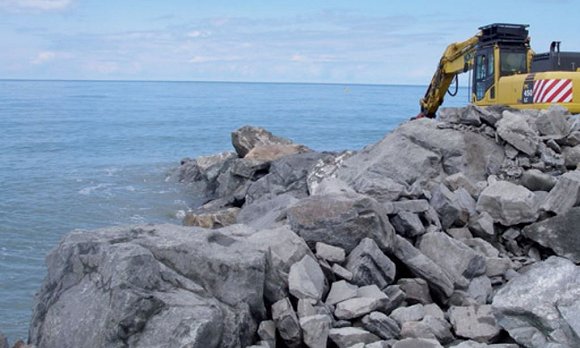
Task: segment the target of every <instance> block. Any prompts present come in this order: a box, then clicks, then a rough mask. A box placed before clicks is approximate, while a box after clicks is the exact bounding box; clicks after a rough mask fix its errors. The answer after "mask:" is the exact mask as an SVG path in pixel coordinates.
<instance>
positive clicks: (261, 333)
mask: <svg viewBox="0 0 580 348" xmlns="http://www.w3.org/2000/svg"><path fill="white" fill-rule="evenodd" d="M258 337H260V340H262V341H264V342H267V343H268V346H269V347H276V323H274V321H273V320H264V321H263V322H261V323H260V326H258Z"/></svg>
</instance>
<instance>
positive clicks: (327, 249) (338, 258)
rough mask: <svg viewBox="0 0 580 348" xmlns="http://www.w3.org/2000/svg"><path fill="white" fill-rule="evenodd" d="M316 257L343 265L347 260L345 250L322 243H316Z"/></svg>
mask: <svg viewBox="0 0 580 348" xmlns="http://www.w3.org/2000/svg"><path fill="white" fill-rule="evenodd" d="M316 256H318V257H319V258H321V259H324V260H326V261H328V262H338V263H341V262H343V261H344V260H345V258H346V254H345V252H344V249H343V248H339V247H335V246H332V245H328V244H325V243H321V242H316Z"/></svg>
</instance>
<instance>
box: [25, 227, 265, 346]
mask: <svg viewBox="0 0 580 348" xmlns="http://www.w3.org/2000/svg"><path fill="white" fill-rule="evenodd" d="M246 232H247V233H250V231H246ZM47 264H48V276H47V278H46V280H45V282H44V285H43V288H42V289H41V291H40V293H39V295H38V298H37V304H36V306H35V309H34V314H33V318H32V321H31V327H30V342H31V343H32V344H35V345H37V346H42V347H96V346H115V345H129V346H131V345H137V344H138V345H144V346H160V345H175V346H182V345H186V344H191V345H192V346H194V347H200V346H205V347H217V346H224V347H225V346H227V347H233V346H240V345H249V344H250V343H251V339H253V335H254V333H255V330H256V328H257V322H258V321H259V320H261V319H262V318H263V316H264V315H265V313H266V311H265V304H264V293H263V291H264V286H263V284H264V282H265V279H266V257H265V254H264V253H262V252H261V251H259V250H257V249H256V248H255V247H254V246H253V245H252V244H251V243H249V242H247V240H245V238H235V237H230V236H228V235H226V234H225V233H224V232H223V231H221V230H220V231H217V230H214V231H208V230H202V229H195V228H186V227H179V226H172V225H147V226H142V227H139V226H135V227H116V228H110V229H103V230H97V231H91V232H90V233H86V232H81V231H77V232H72V233H70V234H68V235H67V236H65V237H64V239H63V240H62V241H61V243H60V244H59V246H58V247H57V248H56V249H55V250H54V251H53V252H52V253H51V254H50V255H49V256H48V258H47ZM215 270H219V272H216V271H215ZM231 289H236V291H231ZM63 313H66V315H63ZM87 313H90V315H87ZM105 318H106V320H105ZM192 318H194V319H192Z"/></svg>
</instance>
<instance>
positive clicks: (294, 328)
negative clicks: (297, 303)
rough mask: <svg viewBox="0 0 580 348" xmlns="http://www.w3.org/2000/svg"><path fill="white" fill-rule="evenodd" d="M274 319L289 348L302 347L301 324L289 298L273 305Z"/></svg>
mask: <svg viewBox="0 0 580 348" xmlns="http://www.w3.org/2000/svg"><path fill="white" fill-rule="evenodd" d="M272 319H274V322H275V323H276V328H277V329H278V332H279V333H280V337H282V339H283V340H284V341H285V342H286V344H287V345H288V346H289V347H300V343H301V342H302V330H301V329H300V322H299V321H298V317H297V316H296V312H294V309H293V308H292V304H291V303H290V300H289V299H288V298H287V297H286V298H283V299H281V300H280V301H278V302H276V303H274V304H273V305H272Z"/></svg>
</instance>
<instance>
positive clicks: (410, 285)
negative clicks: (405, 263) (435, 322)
mask: <svg viewBox="0 0 580 348" xmlns="http://www.w3.org/2000/svg"><path fill="white" fill-rule="evenodd" d="M397 285H399V286H400V287H401V290H403V291H404V292H405V295H406V301H407V303H409V304H415V303H421V304H428V303H432V302H433V299H432V298H431V294H430V293H429V286H428V285H427V282H426V281H425V280H424V279H421V278H403V279H399V281H398V282H397Z"/></svg>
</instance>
